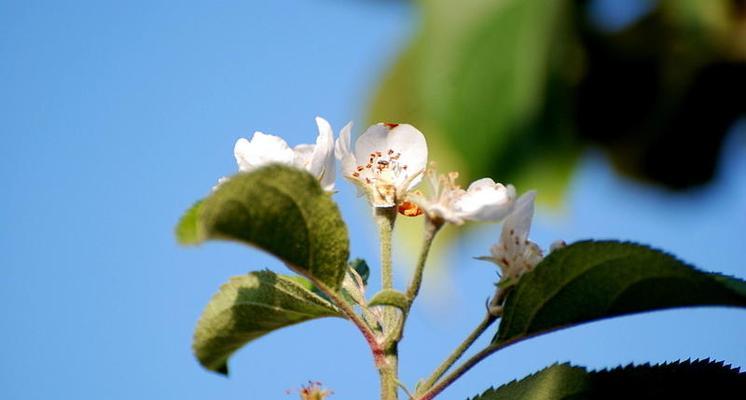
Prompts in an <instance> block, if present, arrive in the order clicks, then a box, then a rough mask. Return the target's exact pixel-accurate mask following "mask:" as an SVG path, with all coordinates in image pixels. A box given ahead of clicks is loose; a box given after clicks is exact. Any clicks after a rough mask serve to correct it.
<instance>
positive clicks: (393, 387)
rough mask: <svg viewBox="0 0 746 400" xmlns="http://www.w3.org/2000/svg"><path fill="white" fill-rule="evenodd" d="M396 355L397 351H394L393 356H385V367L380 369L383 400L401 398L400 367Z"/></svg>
mask: <svg viewBox="0 0 746 400" xmlns="http://www.w3.org/2000/svg"><path fill="white" fill-rule="evenodd" d="M394 346H396V344H394ZM396 353H397V351H396V349H393V353H392V354H387V355H386V356H385V365H384V366H382V367H380V368H378V374H379V376H380V381H381V400H397V399H398V398H399V376H398V375H399V371H398V368H399V366H398V356H397V354H396Z"/></svg>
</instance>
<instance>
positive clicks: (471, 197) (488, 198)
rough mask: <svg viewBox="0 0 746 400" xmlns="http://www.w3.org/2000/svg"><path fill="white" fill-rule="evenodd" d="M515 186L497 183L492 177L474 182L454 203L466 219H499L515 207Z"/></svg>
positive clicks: (457, 210) (456, 209)
mask: <svg viewBox="0 0 746 400" xmlns="http://www.w3.org/2000/svg"><path fill="white" fill-rule="evenodd" d="M514 199H515V188H514V187H513V186H512V185H508V187H505V186H503V185H502V184H500V183H495V181H493V180H492V179H490V178H482V179H479V180H477V181H474V182H472V184H471V185H469V188H468V189H467V190H466V192H465V193H464V194H463V195H461V196H460V197H459V198H458V199H457V200H456V201H455V202H454V204H453V207H454V209H455V211H456V212H458V213H460V214H461V217H462V218H464V219H469V220H473V221H498V220H500V219H502V218H504V217H505V216H506V215H508V213H510V211H511V210H512V208H513V200H514Z"/></svg>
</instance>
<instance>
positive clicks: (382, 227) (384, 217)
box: [375, 207, 399, 400]
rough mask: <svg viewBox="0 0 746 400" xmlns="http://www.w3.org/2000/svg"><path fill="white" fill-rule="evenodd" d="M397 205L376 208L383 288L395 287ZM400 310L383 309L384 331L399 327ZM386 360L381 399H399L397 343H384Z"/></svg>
mask: <svg viewBox="0 0 746 400" xmlns="http://www.w3.org/2000/svg"><path fill="white" fill-rule="evenodd" d="M396 216H397V210H396V207H379V208H376V209H375V217H376V224H377V225H378V233H379V236H380V240H381V288H383V289H392V288H393V287H394V272H393V268H392V262H391V236H392V233H393V230H394V223H395V222H396ZM397 312H398V310H396V309H394V308H393V307H390V306H386V307H385V308H384V309H383V323H384V332H385V333H386V332H392V331H393V330H394V329H399V328H398V327H397V326H395V325H396V324H397V323H399V322H398V321H399V319H398V318H397V315H396V313H397ZM383 351H384V362H383V364H381V365H378V373H379V376H380V380H381V400H397V399H398V397H399V385H398V382H399V352H398V346H397V343H396V342H395V341H394V342H390V343H386V344H384V348H383Z"/></svg>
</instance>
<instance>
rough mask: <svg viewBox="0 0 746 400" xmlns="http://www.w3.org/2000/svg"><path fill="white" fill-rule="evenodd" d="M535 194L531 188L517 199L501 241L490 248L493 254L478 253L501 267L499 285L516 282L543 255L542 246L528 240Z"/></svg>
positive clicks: (534, 265)
mask: <svg viewBox="0 0 746 400" xmlns="http://www.w3.org/2000/svg"><path fill="white" fill-rule="evenodd" d="M535 197H536V192H534V191H530V192H526V193H524V194H523V195H522V196H521V197H519V198H518V200H516V202H515V207H514V209H513V212H512V213H511V214H510V215H508V217H507V218H506V219H505V222H504V223H503V227H502V233H501V234H500V242H498V243H497V244H495V245H494V246H492V248H490V253H491V256H488V257H479V259H481V260H489V261H492V262H494V263H495V264H497V265H498V266H499V267H500V270H501V274H500V275H501V276H500V283H499V285H502V284H506V285H511V284H515V283H516V282H517V280H518V278H520V276H521V275H523V274H524V273H526V272H528V271H531V270H533V269H534V267H536V265H537V264H539V263H540V262H541V260H543V258H544V255H543V254H542V252H541V249H540V248H539V246H538V245H537V244H536V243H534V242H532V241H530V240H528V233H529V231H530V230H531V220H532V219H533V216H534V198H535Z"/></svg>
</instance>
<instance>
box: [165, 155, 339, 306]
mask: <svg viewBox="0 0 746 400" xmlns="http://www.w3.org/2000/svg"><path fill="white" fill-rule="evenodd" d="M177 232H178V234H177V236H178V237H179V239H180V240H181V241H182V243H185V244H197V243H201V242H202V241H204V240H207V239H227V240H236V241H239V242H243V243H247V244H250V245H254V246H257V247H259V248H261V249H263V250H266V251H268V252H270V253H272V254H274V255H275V256H277V257H279V258H280V259H281V260H283V261H284V262H285V263H286V264H287V265H288V267H290V268H292V269H293V270H295V271H296V272H298V273H299V274H301V275H304V276H306V277H308V278H309V279H311V280H312V281H314V283H320V284H324V285H325V286H327V287H329V288H330V289H332V290H335V291H336V290H338V289H339V287H340V285H341V283H342V279H343V278H344V275H345V268H346V267H347V258H348V257H349V242H348V239H347V227H346V226H345V224H344V221H342V217H341V215H340V214H339V209H338V208H337V205H336V204H335V203H334V201H332V199H331V197H330V196H329V194H327V193H326V192H324V190H323V189H322V188H321V186H320V185H319V183H318V181H317V180H316V178H314V177H313V176H311V175H310V174H308V173H307V172H305V171H302V170H300V169H297V168H293V167H289V166H284V165H270V166H266V167H263V168H260V169H257V170H256V171H253V172H251V173H240V174H238V175H235V176H233V177H231V178H230V180H228V181H227V182H225V183H223V184H222V185H220V187H219V188H218V190H217V191H215V192H214V193H212V194H211V195H210V196H209V197H208V198H206V199H205V200H204V201H202V202H201V203H198V205H197V206H195V207H193V208H192V209H191V210H189V211H188V212H187V214H186V215H185V216H184V218H183V219H182V221H181V223H180V224H179V226H178V227H177Z"/></svg>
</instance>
